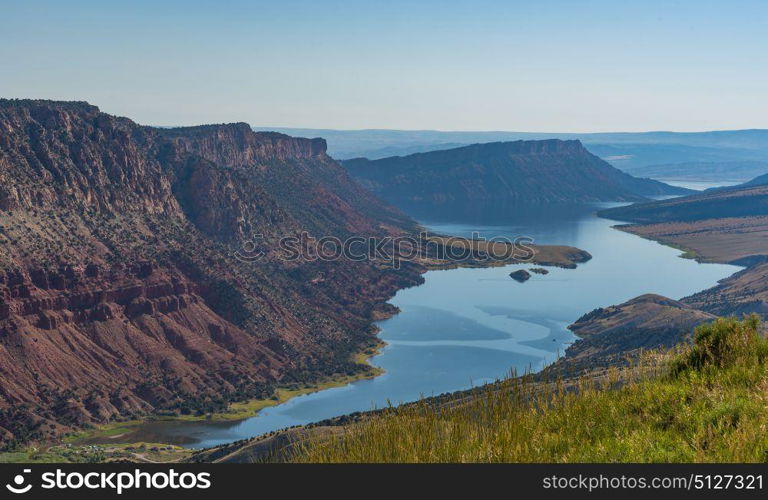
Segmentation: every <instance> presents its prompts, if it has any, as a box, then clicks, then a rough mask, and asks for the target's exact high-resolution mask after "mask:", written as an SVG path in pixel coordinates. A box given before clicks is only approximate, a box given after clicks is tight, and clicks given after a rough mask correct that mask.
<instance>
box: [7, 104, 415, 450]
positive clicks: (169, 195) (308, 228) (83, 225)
mask: <svg viewBox="0 0 768 500" xmlns="http://www.w3.org/2000/svg"><path fill="white" fill-rule="evenodd" d="M414 229H415V224H414V223H413V222H412V221H411V220H410V219H408V218H407V217H405V216H404V215H402V214H400V213H399V212H397V211H395V210H394V209H392V208H390V207H388V206H386V205H384V204H383V203H382V202H380V201H379V200H378V199H376V198H375V197H373V196H371V195H370V194H369V193H368V192H366V191H365V190H364V189H362V188H361V187H360V186H359V185H357V184H356V183H355V182H354V181H352V179H351V178H350V177H349V176H348V174H347V173H346V172H345V171H344V169H343V168H341V167H340V166H339V165H338V164H337V163H336V162H335V161H333V160H332V159H331V158H330V157H328V156H327V155H326V153H325V142H324V141H323V140H322V139H312V140H309V139H297V138H292V137H288V136H284V135H281V134H275V133H254V132H253V131H251V129H250V127H249V126H248V125H247V124H231V125H214V126H202V127H192V128H182V129H155V128H150V127H143V126H139V125H137V124H135V123H133V122H132V121H130V120H128V119H126V118H118V117H114V116H110V115H107V114H104V113H101V112H100V111H99V109H98V108H96V107H95V106H91V105H89V104H87V103H63V102H50V101H31V100H0V378H2V380H3V384H2V385H1V386H0V441H5V442H8V441H10V440H12V439H25V438H30V437H45V436H46V435H51V434H55V433H57V432H59V431H61V430H63V429H65V428H66V427H62V426H67V425H79V424H83V423H88V422H103V421H106V420H108V419H110V418H114V417H116V416H118V415H123V416H128V415H133V414H138V413H145V412H149V411H158V410H162V409H166V410H172V411H184V412H186V411H207V410H209V409H211V408H214V409H215V408H219V407H220V406H221V405H222V404H224V402H226V401H227V400H232V399H242V398H247V397H255V396H265V395H269V393H270V391H271V387H272V386H273V385H274V384H277V383H281V382H285V381H289V382H290V381H301V380H311V379H314V378H317V377H318V376H322V375H329V374H332V373H354V372H358V371H360V370H365V369H366V368H365V367H364V366H362V365H358V364H355V363H354V362H352V361H351V356H350V355H351V353H353V352H354V351H356V350H358V349H360V348H362V347H364V346H366V345H367V344H370V343H372V342H374V341H375V338H374V332H373V330H372V328H371V327H370V321H371V318H372V317H373V315H374V308H375V307H377V306H378V305H380V304H381V303H382V301H384V300H386V299H387V298H389V297H390V296H391V295H392V294H393V293H394V291H395V290H397V289H398V288H399V287H403V286H409V285H413V284H416V283H418V282H419V280H420V279H421V278H420V276H419V272H420V270H421V269H419V268H418V266H414V265H410V266H407V265H406V266H403V268H402V269H400V270H397V271H396V270H392V269H383V268H382V267H381V266H380V265H378V264H377V263H375V262H370V261H366V262H353V261H350V260H338V261H323V260H314V259H311V258H308V257H307V258H299V259H294V260H285V259H281V258H278V257H279V256H278V255H277V251H278V241H279V239H280V238H282V237H285V236H298V235H300V234H301V233H303V232H306V233H307V234H308V238H310V241H311V238H319V237H323V236H336V237H339V238H344V237H346V236H349V235H353V234H354V235H363V236H368V235H370V236H377V235H378V236H382V235H396V234H402V233H405V232H409V231H413V230H414ZM257 235H258V236H257ZM254 238H255V239H254ZM261 253H263V254H264V255H263V256H261V257H260V258H253V257H254V256H258V254H261Z"/></svg>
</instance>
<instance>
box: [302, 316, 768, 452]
mask: <svg viewBox="0 0 768 500" xmlns="http://www.w3.org/2000/svg"><path fill="white" fill-rule="evenodd" d="M767 357H768V341H766V340H765V339H763V338H762V337H761V336H760V335H759V334H758V319H757V318H756V317H751V318H747V319H745V320H743V321H739V320H736V319H718V320H717V321H716V322H714V323H712V324H709V325H705V326H701V327H699V328H698V329H697V330H696V334H695V339H694V344H693V345H690V346H684V347H681V348H679V349H678V350H676V351H674V352H670V353H666V354H660V353H656V354H653V355H649V356H647V357H645V359H644V361H643V362H642V363H639V364H638V365H636V366H634V367H632V368H627V369H624V370H622V371H618V370H615V371H614V372H613V373H611V374H610V375H609V376H608V377H604V378H601V379H599V380H595V379H588V378H583V379H581V380H578V381H576V382H575V383H573V384H570V385H569V384H566V383H565V382H564V381H556V382H553V383H546V384H544V383H536V382H534V381H533V379H532V378H531V377H520V378H513V379H509V380H507V381H504V382H502V383H499V384H496V385H492V386H490V387H489V388H488V389H487V390H483V391H477V392H475V393H474V394H473V395H472V396H470V397H468V398H467V399H466V400H461V401H454V402H453V403H452V404H439V405H438V404H429V403H428V402H425V401H424V402H421V403H418V404H412V405H405V406H402V407H399V408H390V409H388V410H387V411H386V412H384V414H383V415H381V416H376V417H371V418H369V419H367V420H364V421H362V422H360V423H358V424H354V425H352V426H350V427H348V428H347V430H346V431H345V432H344V433H343V434H341V435H339V436H337V437H332V438H324V439H318V440H315V441H312V442H309V443H308V444H306V445H305V446H304V447H303V448H302V449H301V450H300V451H299V453H298V454H297V455H296V456H294V457H293V459H294V460H295V461H301V462H710V461H725V462H762V461H766V459H768V432H766V426H767V425H768V410H767V409H766V404H768V373H766V368H767V367H766V358H767Z"/></svg>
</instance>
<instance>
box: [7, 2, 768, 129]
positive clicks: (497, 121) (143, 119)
mask: <svg viewBox="0 0 768 500" xmlns="http://www.w3.org/2000/svg"><path fill="white" fill-rule="evenodd" d="M0 96H2V97H39V98H50V99H67V100H70V99H76V100H87V101H89V102H91V103H93V104H96V105H98V106H100V107H101V109H102V110H104V111H107V112H109V113H113V114H118V115H125V116H129V117H131V118H133V119H134V120H136V121H138V122H140V123H144V124H154V125H175V124H179V125H181V124H197V123H210V122H231V121H247V122H249V123H251V124H253V125H269V126H294V127H321V128H322V127H325V128H403V129H424V128H429V129H444V130H516V131H614V130H627V131H636V130H650V129H654V130H658V129H664V130H705V129H727V128H768V1H767V0H755V1H739V0H723V1H717V2H713V1H707V0H691V1H688V0H685V1H655V0H643V1H632V2H627V1H622V0H612V1H589V0H572V1H554V0H551V1H547V0H529V1H525V2H523V1H514V0H507V1H501V0H497V1H492V0H487V1H484V0H474V1H471V2H469V1H467V2H464V1H418V0H409V1H399V0H397V1H388V2H384V1H381V2H367V1H364V0H358V1H338V0H337V1H322V0H315V1H291V0H288V1H286V0H279V1H278V0H272V1H268V2H261V1H251V2H246V1H229V2H228V1H195V0H184V1H162V0H154V1H142V0H133V1H124V2H120V1H103V0H102V1H78V0H67V1H55V2H54V1H50V2H42V1H34V0H23V1H22V0H18V1H7V0H0Z"/></svg>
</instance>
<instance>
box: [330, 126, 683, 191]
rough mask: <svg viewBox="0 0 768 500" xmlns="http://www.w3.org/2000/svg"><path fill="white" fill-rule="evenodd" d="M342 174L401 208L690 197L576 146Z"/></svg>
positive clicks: (481, 151) (437, 154) (393, 162)
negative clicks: (669, 195) (423, 205)
mask: <svg viewBox="0 0 768 500" xmlns="http://www.w3.org/2000/svg"><path fill="white" fill-rule="evenodd" d="M344 166H345V167H346V168H347V170H348V171H349V172H350V173H351V174H352V175H353V176H354V177H355V178H356V179H358V180H359V181H360V182H361V183H362V184H363V185H364V186H365V187H367V188H369V189H370V190H371V191H373V192H374V193H376V194H379V195H380V196H381V197H383V198H384V199H386V200H388V201H390V202H393V203H395V204H396V205H404V204H408V203H428V204H441V203H449V202H491V201H492V202H498V201H504V202H511V203H515V204H520V205H525V204H547V203H572V202H588V201H638V200H643V199H645V197H646V196H649V195H662V194H682V193H685V192H686V190H683V189H680V188H674V187H671V186H667V185H666V184H662V183H660V182H657V181H653V180H650V179H637V178H634V177H632V176H630V175H628V174H625V173H623V172H621V171H619V170H617V169H615V168H613V167H612V166H610V165H609V164H608V163H606V162H604V161H603V160H600V159H599V158H597V157H596V156H594V155H592V154H591V153H589V152H588V151H587V150H586V149H584V147H583V146H582V145H581V143H580V142H578V141H560V140H545V141H516V142H495V143H488V144H474V145H471V146H466V147H461V148H455V149H448V150H441V151H432V152H429V153H418V154H413V155H409V156H403V157H399V156H396V157H391V158H384V159H381V160H375V161H370V160H367V159H355V160H348V161H345V162H344Z"/></svg>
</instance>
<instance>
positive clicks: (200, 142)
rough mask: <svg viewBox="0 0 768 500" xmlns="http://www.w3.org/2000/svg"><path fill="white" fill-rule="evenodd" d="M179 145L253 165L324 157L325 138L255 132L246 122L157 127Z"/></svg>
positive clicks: (223, 161)
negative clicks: (273, 161)
mask: <svg viewBox="0 0 768 500" xmlns="http://www.w3.org/2000/svg"><path fill="white" fill-rule="evenodd" d="M156 130H157V132H158V134H159V135H160V137H161V138H163V139H165V140H169V141H171V142H172V143H173V144H174V145H175V146H176V147H177V148H180V150H181V151H183V152H186V153H191V154H194V155H197V156H199V157H201V158H204V159H206V160H208V161H210V162H212V163H215V164H217V165H220V166H227V167H241V166H250V165H254V164H257V163H259V162H260V161H264V160H274V159H278V160H284V159H286V158H291V159H307V158H319V157H324V156H325V152H326V150H327V144H326V142H325V139H320V138H315V139H306V138H303V137H291V136H288V135H285V134H280V133H277V132H254V131H253V130H252V129H251V126H250V125H248V124H247V123H242V122H240V123H228V124H221V125H200V126H195V127H179V128H170V129H156Z"/></svg>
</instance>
